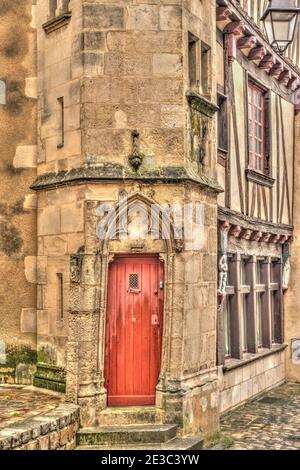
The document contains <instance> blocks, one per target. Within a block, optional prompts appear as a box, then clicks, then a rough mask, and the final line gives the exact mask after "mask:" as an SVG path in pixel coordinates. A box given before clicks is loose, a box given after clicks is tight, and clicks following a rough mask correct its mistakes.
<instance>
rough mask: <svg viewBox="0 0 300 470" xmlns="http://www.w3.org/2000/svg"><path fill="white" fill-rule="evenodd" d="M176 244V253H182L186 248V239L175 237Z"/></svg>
mask: <svg viewBox="0 0 300 470" xmlns="http://www.w3.org/2000/svg"><path fill="white" fill-rule="evenodd" d="M174 246H175V251H176V253H181V252H182V251H183V248H184V241H183V239H182V238H175V239H174Z"/></svg>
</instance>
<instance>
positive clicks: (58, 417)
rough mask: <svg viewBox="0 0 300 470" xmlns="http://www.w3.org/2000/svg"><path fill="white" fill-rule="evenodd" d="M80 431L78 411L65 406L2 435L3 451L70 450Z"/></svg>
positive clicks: (73, 407) (71, 405)
mask: <svg viewBox="0 0 300 470" xmlns="http://www.w3.org/2000/svg"><path fill="white" fill-rule="evenodd" d="M78 428H79V407H78V406H77V405H73V404H70V403H62V404H61V405H59V406H58V407H57V408H55V409H54V410H52V411H49V412H48V413H45V414H44V415H39V416H38V417H35V418H31V419H28V420H24V421H23V422H21V423H18V424H15V425H12V426H10V427H7V428H6V429H2V430H1V431H0V450H56V449H60V450H64V449H66V450H71V449H74V448H75V438H76V433H77V431H78Z"/></svg>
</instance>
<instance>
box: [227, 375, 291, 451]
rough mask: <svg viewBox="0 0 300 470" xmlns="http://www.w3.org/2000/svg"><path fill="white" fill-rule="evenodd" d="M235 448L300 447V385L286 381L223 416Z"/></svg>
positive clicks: (284, 448)
mask: <svg viewBox="0 0 300 470" xmlns="http://www.w3.org/2000/svg"><path fill="white" fill-rule="evenodd" d="M221 430H222V432H223V434H224V435H225V436H226V437H229V438H231V439H233V440H234V442H235V444H234V446H233V447H232V448H231V450H300V385H299V384H298V385H296V384H285V385H282V386H281V387H278V388H276V389H274V390H272V391H270V392H268V393H267V394H265V395H263V396H262V397H260V398H258V399H257V400H255V401H252V402H249V403H247V404H246V405H245V406H242V407H240V408H238V409H236V410H235V411H232V412H229V413H226V414H225V415H223V416H222V418H221Z"/></svg>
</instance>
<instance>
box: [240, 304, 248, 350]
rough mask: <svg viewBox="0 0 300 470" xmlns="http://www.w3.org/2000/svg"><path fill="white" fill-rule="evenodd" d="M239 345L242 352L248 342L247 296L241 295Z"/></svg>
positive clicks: (246, 348)
mask: <svg viewBox="0 0 300 470" xmlns="http://www.w3.org/2000/svg"><path fill="white" fill-rule="evenodd" d="M240 322H241V345H242V349H243V352H247V351H248V342H247V296H246V295H243V296H242V301H241V316H240Z"/></svg>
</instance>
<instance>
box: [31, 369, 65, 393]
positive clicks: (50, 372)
mask: <svg viewBox="0 0 300 470" xmlns="http://www.w3.org/2000/svg"><path fill="white" fill-rule="evenodd" d="M33 385H35V386H36V387H39V388H46V389H48V390H53V391H55V392H61V393H65V391H66V374H65V370H64V369H63V368H62V367H57V366H53V365H50V364H44V363H39V362H38V363H37V369H36V373H35V375H34V380H33Z"/></svg>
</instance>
